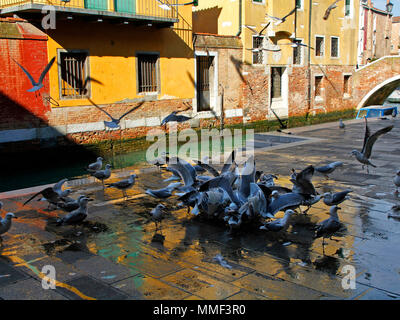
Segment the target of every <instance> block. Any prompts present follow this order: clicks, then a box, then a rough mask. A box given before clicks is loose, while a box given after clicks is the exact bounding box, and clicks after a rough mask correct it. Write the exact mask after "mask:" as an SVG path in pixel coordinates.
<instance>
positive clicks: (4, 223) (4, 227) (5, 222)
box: [0, 202, 18, 243]
mask: <svg viewBox="0 0 400 320" xmlns="http://www.w3.org/2000/svg"><path fill="white" fill-rule="evenodd" d="M0 204H1V205H0V209H1V207H2V205H3V204H2V203H1V202H0ZM13 218H14V219H18V218H17V217H16V216H15V215H14V213H12V212H7V213H6V216H5V217H4V218H3V219H0V242H1V243H2V242H3V239H2V238H1V235H2V234H5V233H6V232H7V231H8V230H10V228H11V224H12V219H13Z"/></svg>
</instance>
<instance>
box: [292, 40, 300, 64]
mask: <svg viewBox="0 0 400 320" xmlns="http://www.w3.org/2000/svg"><path fill="white" fill-rule="evenodd" d="M293 42H294V43H301V40H294V41H293ZM301 63H302V46H296V47H293V64H301Z"/></svg>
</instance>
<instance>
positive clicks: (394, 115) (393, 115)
mask: <svg viewBox="0 0 400 320" xmlns="http://www.w3.org/2000/svg"><path fill="white" fill-rule="evenodd" d="M396 116H397V109H393V110H392V118H396Z"/></svg>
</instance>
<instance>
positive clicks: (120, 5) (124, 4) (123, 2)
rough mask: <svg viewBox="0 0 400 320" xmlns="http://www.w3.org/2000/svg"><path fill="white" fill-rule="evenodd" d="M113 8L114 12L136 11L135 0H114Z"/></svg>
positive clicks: (132, 12)
mask: <svg viewBox="0 0 400 320" xmlns="http://www.w3.org/2000/svg"><path fill="white" fill-rule="evenodd" d="M114 10H115V11H116V12H125V13H131V14H135V13H136V0H114Z"/></svg>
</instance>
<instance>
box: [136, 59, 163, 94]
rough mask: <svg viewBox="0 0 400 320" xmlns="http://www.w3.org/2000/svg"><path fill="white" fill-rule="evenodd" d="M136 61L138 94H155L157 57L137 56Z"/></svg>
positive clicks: (156, 89)
mask: <svg viewBox="0 0 400 320" xmlns="http://www.w3.org/2000/svg"><path fill="white" fill-rule="evenodd" d="M137 59H138V80H139V81H138V87H139V93H142V92H157V91H158V81H157V62H158V55H155V54H139V55H138V56H137Z"/></svg>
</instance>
